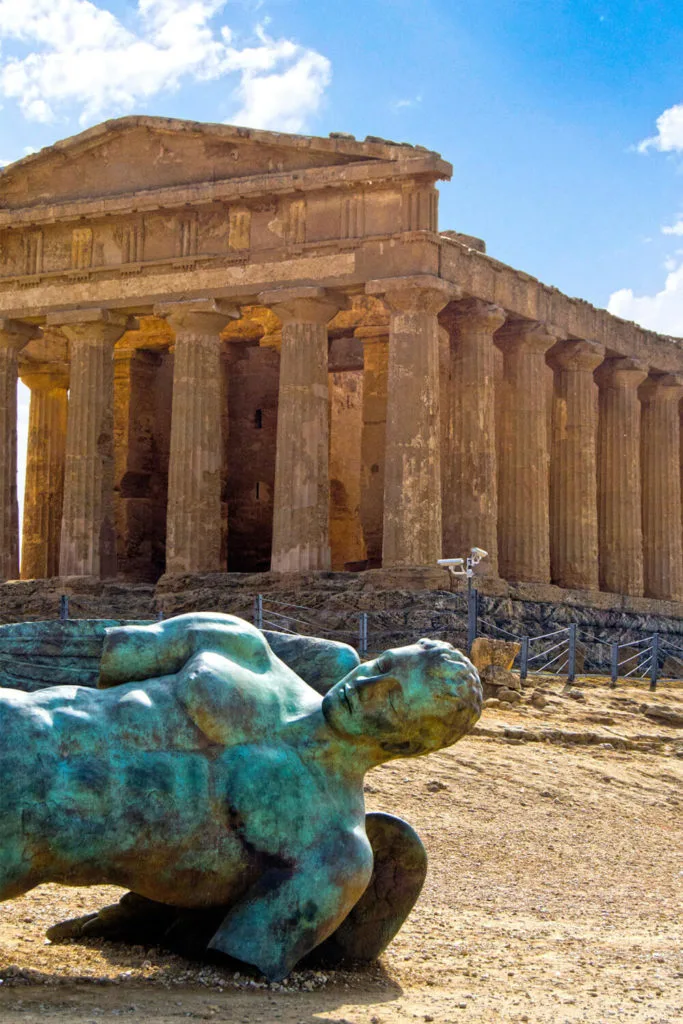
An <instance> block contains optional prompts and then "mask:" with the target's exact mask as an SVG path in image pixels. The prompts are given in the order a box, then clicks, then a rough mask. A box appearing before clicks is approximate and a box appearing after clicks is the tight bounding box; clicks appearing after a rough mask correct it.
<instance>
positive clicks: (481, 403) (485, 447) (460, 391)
mask: <svg viewBox="0 0 683 1024" xmlns="http://www.w3.org/2000/svg"><path fill="white" fill-rule="evenodd" d="M441 322H442V323H443V324H445V325H446V327H447V330H448V331H449V334H450V338H451V395H450V401H451V407H452V417H453V438H452V460H453V461H452V467H451V472H450V474H449V477H448V480H449V483H450V488H451V489H450V491H449V492H447V493H445V494H444V496H443V508H444V517H447V519H448V523H449V528H448V530H444V533H445V534H446V536H447V538H448V550H447V551H446V552H445V554H447V555H453V556H464V555H466V554H467V553H468V552H469V550H470V549H471V548H473V547H475V546H476V547H480V548H484V550H485V551H488V553H489V557H488V559H486V561H485V562H483V563H482V569H483V570H484V571H485V572H487V573H488V574H489V575H497V573H498V481H497V459H496V428H495V382H494V376H495V347H494V344H493V335H494V332H495V331H497V330H498V329H499V328H500V327H501V326H502V324H503V323H504V322H505V312H504V310H502V309H501V308H500V306H495V305H492V304H491V303H488V302H482V301H481V300H480V299H467V300H465V301H464V302H457V303H451V304H450V306H448V307H447V309H446V310H445V311H444V313H442V315H441Z"/></svg>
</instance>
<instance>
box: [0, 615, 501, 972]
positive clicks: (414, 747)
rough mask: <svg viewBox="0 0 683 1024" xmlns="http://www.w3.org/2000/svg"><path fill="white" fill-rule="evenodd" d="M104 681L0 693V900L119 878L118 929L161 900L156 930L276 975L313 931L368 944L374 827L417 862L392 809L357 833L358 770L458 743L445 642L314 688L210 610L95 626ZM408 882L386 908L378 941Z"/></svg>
mask: <svg viewBox="0 0 683 1024" xmlns="http://www.w3.org/2000/svg"><path fill="white" fill-rule="evenodd" d="M2 682H3V679H2V676H1V675H0V684H2ZM99 687H100V689H98V690H93V689H89V688H87V687H83V686H63V685H62V686H55V687H52V688H48V689H42V690H37V691H36V692H34V693H22V692H20V691H18V690H13V689H0V773H1V777H2V780H3V783H2V786H1V787H0V900H6V899H10V898H12V897H15V896H19V895H21V894H22V893H24V892H26V891H27V890H29V889H31V888H32V887H33V886H36V885H39V884H41V883H43V882H59V883H63V884H70V885H91V884H104V883H109V884H114V885H120V886H124V887H126V888H128V889H130V890H132V892H133V893H134V894H135V895H134V896H133V895H130V896H129V897H128V898H127V903H126V898H124V901H123V903H122V906H121V907H120V908H119V909H118V922H119V930H120V929H121V926H122V924H125V923H126V922H127V925H126V927H128V928H129V930H130V924H131V922H135V921H137V922H138V924H139V922H140V921H141V920H143V919H144V918H145V916H147V917H148V918H149V920H150V921H151V920H152V918H154V915H155V913H156V918H155V920H156V921H157V928H159V927H161V925H162V924H163V929H162V930H166V931H167V930H168V929H169V928H170V929H171V930H173V929H174V928H175V930H176V931H177V930H178V927H180V928H181V930H182V922H183V921H184V922H185V926H186V927H187V928H188V929H189V930H190V931H191V924H192V920H193V919H194V921H195V923H197V922H199V926H200V932H202V928H203V929H204V931H203V932H202V935H203V936H204V937H203V939H202V941H204V942H205V939H206V938H207V937H209V936H205V935H204V933H205V931H206V927H207V922H209V924H210V927H211V929H212V931H211V932H210V933H209V935H210V942H209V943H208V945H209V946H210V948H211V949H213V950H216V951H219V952H220V953H223V954H227V955H229V956H231V957H234V958H236V959H238V960H241V961H244V962H246V963H248V964H253V965H255V966H257V967H258V968H259V969H260V970H261V971H262V972H263V973H264V974H265V975H266V976H267V977H268V978H269V979H271V980H280V979H282V978H284V977H285V976H286V975H287V974H288V972H289V971H290V970H291V969H292V968H293V967H294V965H295V964H296V963H297V962H299V961H300V960H301V958H302V957H304V956H305V955H306V954H308V953H310V951H312V950H314V949H316V947H319V946H320V945H321V943H323V942H325V940H328V946H330V945H331V946H334V945H335V942H336V945H337V947H338V949H339V950H340V951H341V952H342V953H343V952H346V953H351V954H353V953H354V952H358V950H359V949H360V950H361V955H362V953H363V942H365V951H366V952H367V951H368V950H370V952H372V948H373V942H374V947H376V946H377V938H378V936H377V935H375V936H373V937H368V935H367V928H366V927H365V926H364V925H363V922H365V925H367V919H368V914H369V917H370V918H372V916H373V913H374V914H375V918H377V913H376V911H377V900H376V899H374V898H373V895H372V894H373V884H374V881H373V883H372V884H369V883H371V878H372V876H373V846H372V845H371V840H370V839H369V837H368V833H370V835H371V837H372V836H374V838H375V848H376V851H378V850H381V849H382V848H384V861H383V863H386V862H387V858H388V859H389V860H391V858H392V857H395V855H396V849H398V847H401V848H402V849H403V848H405V849H406V850H407V851H411V850H412V854H411V853H410V852H408V854H407V861H410V864H409V865H408V867H407V868H406V871H407V876H406V877H408V876H410V877H411V878H412V882H411V885H412V890H411V893H412V891H413V890H414V889H415V884H418V891H419V885H420V884H421V877H420V876H421V875H422V876H423V874H424V859H423V857H422V856H421V854H420V851H421V844H420V843H419V839H417V837H416V836H415V834H414V833H413V832H412V830H410V829H409V826H405V825H404V823H400V822H399V821H398V819H390V818H389V817H388V816H377V817H376V819H374V820H373V819H371V820H370V821H368V826H367V828H366V815H365V808H364V801H363V776H364V774H365V772H366V771H367V770H368V769H369V768H371V767H373V766H375V765H378V764H381V763H382V762H384V761H387V760H390V759H391V758H395V757H410V756H415V755H418V754H424V753H428V752H429V751H433V750H437V749H439V748H440V747H444V746H447V745H449V744H451V743H454V742H456V741H457V740H458V739H460V738H461V737H462V736H463V735H465V733H467V732H468V731H469V730H470V729H471V727H472V726H473V724H474V723H475V721H476V720H477V718H478V717H479V714H480V711H481V688H480V684H479V680H478V677H477V674H476V671H475V669H474V668H473V666H472V665H471V664H470V662H469V661H467V659H466V658H464V657H463V656H462V655H461V654H460V653H459V652H457V651H456V650H455V649H454V648H453V647H451V645H450V644H446V643H443V642H440V641H431V640H421V641H419V642H418V643H416V644H413V645H411V646H408V647H403V648H397V649H395V650H391V651H387V652H385V653H384V654H382V655H380V656H379V657H378V658H376V659H375V660H374V661H370V662H367V663H366V664H363V665H358V666H357V667H355V668H354V669H352V671H351V672H349V673H348V674H347V675H346V676H345V677H344V678H343V679H341V680H340V681H339V682H337V683H336V685H334V686H332V688H331V689H329V690H328V692H327V693H325V695H324V696H322V697H321V695H320V694H319V693H318V692H316V690H314V689H313V688H312V687H311V686H309V685H308V684H307V683H305V682H304V681H303V680H302V679H301V678H300V676H298V675H297V674H295V672H294V671H292V669H291V668H289V667H288V666H287V665H286V664H285V663H284V661H283V660H281V659H280V658H278V657H277V655H276V654H275V653H274V652H273V650H272V649H271V646H270V645H269V643H268V642H267V640H266V639H265V637H264V635H263V633H261V632H260V631H259V630H258V629H256V628H255V627H253V626H251V625H250V624H249V623H247V622H245V621H243V620H242V619H238V618H235V617H233V616H228V615H215V614H209V613H200V614H192V615H184V616H179V617H177V618H175V619H169V620H167V621H165V622H162V623H157V624H154V625H146V626H125V627H120V628H113V629H111V630H109V631H108V632H107V635H106V638H105V640H104V647H103V651H102V656H101V662H100V675H99ZM396 823H398V824H396ZM396 844H398V845H396ZM416 844H417V845H416ZM392 849H393V853H392V852H391V851H392ZM411 857H412V860H411ZM376 859H377V855H376V857H375V860H376ZM379 859H380V861H382V857H381V856H380V858H379ZM375 868H376V870H377V864H375ZM418 880H419V883H418ZM408 888H410V886H408ZM366 890H367V892H366ZM364 894H365V895H364ZM416 895H417V893H414V895H409V898H408V897H406V894H405V893H404V894H403V897H400V894H399V897H400V898H398V900H397V905H396V907H395V908H394V910H393V911H392V912H390V913H389V914H388V915H386V913H385V920H384V923H383V924H382V926H381V927H379V928H376V929H375V930H376V931H379V932H382V935H381V939H382V941H383V942H384V940H385V939H386V936H387V935H388V938H389V939H390V938H391V937H392V935H393V934H395V932H396V931H397V929H398V927H400V924H401V922H402V920H403V919H404V917H405V915H406V914H407V912H408V911H409V910H410V906H411V905H412V902H413V901H414V898H415V897H416ZM406 903H407V904H408V905H407V906H406ZM373 906H374V910H373V909H372V908H373ZM169 908H170V909H169ZM354 909H355V911H356V912H355V914H354ZM152 911H154V912H152ZM165 915H166V916H165ZM106 916H107V915H106V914H104V915H103V916H102V920H101V921H100V925H101V926H103V927H104V924H103V922H104V920H105V919H106ZM113 916H114V918H116V914H114V915H113ZM109 917H110V920H111V918H112V913H111V911H110V912H109ZM397 917H398V918H400V919H399V920H398V921H397V920H396V919H397ZM160 922H161V923H160ZM179 922H180V925H179ZM87 924H88V922H85V923H84V922H78V923H77V924H76V925H75V926H73V927H72V933H74V932H82V933H86V934H87ZM364 927H365V933H366V934H365V939H363V938H362V936H360V935H359V932H362V931H363V929H364ZM100 930H101V929H100ZM125 930H126V929H125V927H123V931H125ZM95 931H96V929H94V928H91V933H93V932H95ZM114 931H116V929H114ZM105 933H106V927H105ZM62 934H64V929H62ZM386 941H388V939H386ZM384 944H386V942H384Z"/></svg>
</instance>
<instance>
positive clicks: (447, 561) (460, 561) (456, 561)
mask: <svg viewBox="0 0 683 1024" xmlns="http://www.w3.org/2000/svg"><path fill="white" fill-rule="evenodd" d="M436 564H437V565H464V564H465V559H464V558H439V559H438V561H437V563H436Z"/></svg>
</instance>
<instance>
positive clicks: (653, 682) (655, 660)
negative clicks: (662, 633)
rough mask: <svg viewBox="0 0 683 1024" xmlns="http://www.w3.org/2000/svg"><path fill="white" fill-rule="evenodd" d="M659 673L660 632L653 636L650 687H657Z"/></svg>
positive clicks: (652, 688)
mask: <svg viewBox="0 0 683 1024" xmlns="http://www.w3.org/2000/svg"><path fill="white" fill-rule="evenodd" d="M658 675H659V633H655V634H654V636H653V637H652V665H651V666H650V689H651V690H656V689H657V676H658Z"/></svg>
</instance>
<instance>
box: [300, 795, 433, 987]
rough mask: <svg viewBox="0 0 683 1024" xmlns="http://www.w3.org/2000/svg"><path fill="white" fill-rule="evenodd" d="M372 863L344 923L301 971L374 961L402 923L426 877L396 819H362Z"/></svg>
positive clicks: (414, 844)
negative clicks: (367, 880)
mask: <svg viewBox="0 0 683 1024" xmlns="http://www.w3.org/2000/svg"><path fill="white" fill-rule="evenodd" d="M365 830H366V832H367V835H368V839H369V840H370V843H371V845H372V852H373V854H374V857H375V863H374V866H373V869H372V878H371V879H370V883H369V885H368V887H367V889H366V890H365V892H364V893H363V895H362V896H361V898H360V899H359V901H358V903H356V905H355V907H353V909H352V910H351V911H350V913H349V914H348V915H347V917H346V918H345V919H344V921H342V923H341V924H340V925H339V927H338V928H337V930H336V932H334V933H333V934H332V935H330V937H329V938H328V939H326V940H325V942H323V943H321V944H320V945H319V946H318V947H317V949H314V950H313V952H312V953H309V955H308V957H307V958H306V960H305V963H306V965H313V964H325V965H327V966H330V967H332V966H334V965H335V964H337V963H339V962H340V961H341V960H365V961H370V960H376V959H377V957H378V956H379V955H380V953H382V952H383V951H384V950H385V949H386V948H387V946H388V945H389V943H390V942H391V940H392V939H393V938H394V936H395V935H396V934H397V932H398V931H399V929H400V927H401V925H402V924H403V922H404V921H405V919H406V918H407V917H408V914H409V913H410V911H411V910H412V909H413V907H414V906H415V903H416V902H417V898H418V896H419V895H420V892H421V891H422V886H423V884H424V880H425V877H426V875H427V852H426V850H425V848H424V846H423V845H422V840H421V839H420V837H419V836H418V834H417V832H416V831H415V830H414V829H413V828H412V827H411V826H410V825H409V824H408V822H407V821H403V820H402V819H401V818H396V817H394V815H393V814H383V813H382V812H379V811H376V812H371V813H370V814H367V815H366V816H365Z"/></svg>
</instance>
